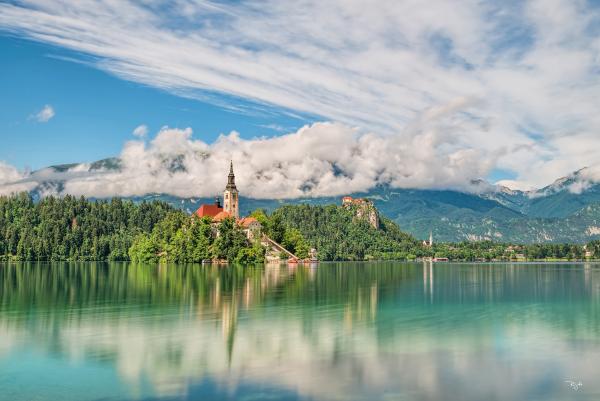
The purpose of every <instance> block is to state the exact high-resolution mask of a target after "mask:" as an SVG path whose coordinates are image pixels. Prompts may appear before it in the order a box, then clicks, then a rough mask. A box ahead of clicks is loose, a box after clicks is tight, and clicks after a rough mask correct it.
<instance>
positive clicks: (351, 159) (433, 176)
mask: <svg viewBox="0 0 600 401" xmlns="http://www.w3.org/2000/svg"><path fill="white" fill-rule="evenodd" d="M452 121H454V118H453V116H452V114H451V113H450V114H444V113H443V112H439V113H434V114H432V115H431V116H429V117H427V118H424V119H423V121H421V122H420V125H419V127H416V126H413V127H412V128H411V132H410V133H399V134H398V135H393V136H390V135H379V134H375V133H372V132H364V131H361V130H359V129H358V128H353V127H349V126H347V125H345V124H341V123H331V122H324V123H315V124H312V125H307V126H305V127H302V128H301V129H299V130H298V131H296V132H293V133H289V134H285V135H282V136H278V137H272V138H255V139H243V138H242V137H240V135H239V133H237V132H231V133H230V134H228V135H221V136H220V137H219V138H218V139H217V140H216V141H215V142H213V143H211V144H208V143H205V142H203V141H201V140H198V139H194V138H193V137H192V129H191V128H186V129H175V128H163V129H161V130H160V131H159V132H158V133H157V134H156V136H155V137H154V138H152V140H150V141H148V142H146V141H142V140H132V141H129V142H127V143H126V144H125V145H124V147H123V149H122V151H121V154H120V156H119V163H118V167H119V168H118V169H114V166H112V167H110V168H107V167H103V166H100V167H98V166H97V165H95V164H81V165H78V166H76V167H74V168H71V169H69V170H68V171H55V170H54V169H52V168H48V169H44V170H40V171H37V172H34V173H32V174H29V175H27V176H26V177H23V176H22V175H20V174H18V172H16V170H14V169H12V170H11V169H10V168H8V167H6V168H7V169H8V170H7V171H10V177H9V175H8V174H7V175H6V176H7V179H5V180H4V183H5V184H6V185H12V184H13V183H14V182H11V180H10V178H11V177H12V180H16V181H18V182H19V183H20V184H21V185H30V186H31V185H33V186H36V185H40V184H42V183H46V182H62V183H63V185H62V192H61V193H69V194H73V195H85V196H93V197H110V196H115V195H120V196H134V195H144V194H148V193H169V194H173V195H177V196H181V197H195V196H213V195H215V194H218V193H220V192H221V191H222V190H223V188H224V185H225V182H226V175H227V172H228V167H229V161H230V160H233V162H234V166H235V171H236V179H237V183H238V187H239V189H240V191H241V193H242V194H243V195H244V196H249V197H253V198H295V197H314V196H329V195H331V196H333V195H341V194H346V193H352V192H357V191H365V190H368V189H370V188H372V187H374V186H375V185H378V184H389V185H391V186H393V187H410V188H414V187H421V188H456V189H465V190H468V189H469V188H468V185H467V184H465V183H467V182H470V181H471V180H472V179H474V178H478V177H481V176H485V175H486V174H487V173H488V171H489V169H490V168H491V167H492V166H493V164H494V159H495V158H497V157H498V156H499V155H497V154H494V153H493V152H489V153H483V151H481V150H477V149H474V148H470V147H469V145H468V144H467V143H465V142H462V141H461V139H460V137H457V136H455V135H449V134H447V131H448V128H447V124H448V123H452ZM463 141H464V140H463ZM52 188H54V187H50V188H49V189H48V187H46V188H45V190H46V191H47V192H45V194H50V193H52V192H51V191H52ZM56 188H57V187H56Z"/></svg>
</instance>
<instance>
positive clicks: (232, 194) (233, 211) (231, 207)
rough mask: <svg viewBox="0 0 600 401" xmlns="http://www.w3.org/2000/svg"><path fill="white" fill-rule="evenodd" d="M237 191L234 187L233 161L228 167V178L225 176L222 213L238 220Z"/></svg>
mask: <svg viewBox="0 0 600 401" xmlns="http://www.w3.org/2000/svg"><path fill="white" fill-rule="evenodd" d="M239 202H240V201H239V198H238V190H237V188H236V186H235V175H234V174H233V161H231V164H230V165H229V176H227V186H226V187H225V191H223V211H225V212H227V213H229V214H230V215H231V216H232V217H235V218H236V219H239V218H240V209H239V206H240V204H239Z"/></svg>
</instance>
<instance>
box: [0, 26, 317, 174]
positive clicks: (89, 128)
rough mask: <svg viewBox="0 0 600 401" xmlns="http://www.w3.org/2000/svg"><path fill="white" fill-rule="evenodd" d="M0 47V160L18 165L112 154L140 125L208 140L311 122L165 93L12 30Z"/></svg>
mask: <svg viewBox="0 0 600 401" xmlns="http://www.w3.org/2000/svg"><path fill="white" fill-rule="evenodd" d="M0 52H1V54H2V55H3V62H2V67H1V68H2V70H1V71H2V74H0V87H1V88H2V96H1V97H0V109H1V110H2V114H0V132H1V133H2V134H1V136H2V143H3V146H2V147H1V148H0V160H3V161H5V162H8V163H10V164H12V165H14V166H17V167H19V168H30V169H38V168H42V167H47V166H50V165H54V164H66V163H78V162H86V161H95V160H99V159H103V158H106V157H113V156H117V155H119V153H120V152H121V149H122V147H123V144H124V143H125V142H126V141H128V140H131V139H133V137H132V131H133V130H134V129H135V128H136V127H137V126H139V125H141V124H144V125H146V126H147V127H148V130H149V133H150V135H152V133H154V132H157V131H159V130H160V128H161V127H163V126H169V127H174V128H186V127H192V128H193V129H194V134H193V137H194V138H197V139H201V140H203V141H206V142H213V141H214V140H215V139H216V138H217V136H218V135H219V134H221V133H225V134H228V133H229V132H230V131H238V132H240V134H241V135H242V136H243V137H248V138H252V137H255V136H273V135H277V134H281V133H282V132H283V131H282V130H285V131H288V132H292V131H295V130H296V129H297V128H299V127H300V126H302V125H303V124H305V123H307V122H309V121H311V120H310V119H308V117H306V116H305V117H303V118H300V117H293V116H290V115H289V113H286V111H285V110H282V109H278V108H276V107H267V108H266V109H265V107H264V106H260V108H261V109H260V110H259V109H258V107H259V106H258V105H255V104H252V103H251V102H247V101H244V100H243V99H235V98H231V97H228V96H226V95H214V96H215V98H214V99H212V101H211V102H203V101H201V100H197V99H190V98H186V97H183V96H177V95H173V94H171V93H169V92H166V91H164V90H161V89H156V88H153V87H150V86H147V85H142V84H139V83H136V82H131V81H127V80H123V79H120V78H118V77H116V76H115V75H113V74H110V73H108V72H104V71H102V70H99V69H97V68H94V66H93V65H91V64H89V63H88V61H89V57H87V56H85V55H82V54H81V53H77V52H73V51H68V50H66V49H63V48H58V47H55V46H50V45H46V44H43V43H39V42H33V41H30V40H24V39H20V38H16V37H14V36H13V35H7V34H4V35H0ZM215 102H217V104H215ZM221 103H228V104H231V105H234V106H236V107H244V108H245V109H246V110H245V111H243V112H237V111H233V110H229V109H228V108H226V107H223V106H221V105H220V104H221ZM45 105H51V107H52V108H53V110H54V112H55V115H54V116H53V117H52V118H51V119H50V120H48V121H47V122H39V121H37V120H36V119H35V118H33V115H35V114H36V113H38V112H39V111H40V110H41V109H42V108H43V107H44V106H45ZM313 119H314V117H313Z"/></svg>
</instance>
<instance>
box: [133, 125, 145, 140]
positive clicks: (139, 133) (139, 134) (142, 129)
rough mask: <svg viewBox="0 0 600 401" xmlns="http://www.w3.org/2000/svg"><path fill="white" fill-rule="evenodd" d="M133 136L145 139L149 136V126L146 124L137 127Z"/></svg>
mask: <svg viewBox="0 0 600 401" xmlns="http://www.w3.org/2000/svg"><path fill="white" fill-rule="evenodd" d="M132 134H133V136H136V137H138V138H145V137H146V136H147V135H148V126H146V125H144V124H142V125H138V126H137V127H135V129H134V130H133V132H132Z"/></svg>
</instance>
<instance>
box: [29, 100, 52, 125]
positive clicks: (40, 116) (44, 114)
mask: <svg viewBox="0 0 600 401" xmlns="http://www.w3.org/2000/svg"><path fill="white" fill-rule="evenodd" d="M54 114H55V113H54V108H53V107H52V106H50V105H49V104H47V105H45V106H44V107H43V108H42V109H41V110H40V111H38V112H37V113H36V114H34V115H32V116H31V118H33V119H35V120H36V121H37V122H40V123H46V122H48V121H50V119H52V117H54Z"/></svg>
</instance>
